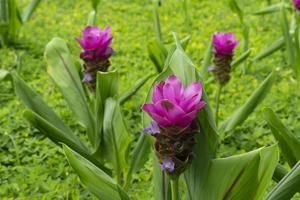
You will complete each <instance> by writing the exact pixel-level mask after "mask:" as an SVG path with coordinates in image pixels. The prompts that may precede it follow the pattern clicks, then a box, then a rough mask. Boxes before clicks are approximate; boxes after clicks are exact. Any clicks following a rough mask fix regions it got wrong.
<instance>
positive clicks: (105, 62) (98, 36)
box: [76, 26, 113, 91]
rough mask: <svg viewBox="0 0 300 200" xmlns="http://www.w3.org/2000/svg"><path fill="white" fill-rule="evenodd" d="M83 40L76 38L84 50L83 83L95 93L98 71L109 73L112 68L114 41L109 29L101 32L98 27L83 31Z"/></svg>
mask: <svg viewBox="0 0 300 200" xmlns="http://www.w3.org/2000/svg"><path fill="white" fill-rule="evenodd" d="M82 34H83V38H82V39H80V38H76V40H77V41H78V43H79V44H80V45H81V47H82V48H83V51H82V52H81V54H80V58H81V59H83V60H84V78H83V82H84V83H86V84H87V86H88V87H89V88H90V89H91V90H92V91H94V90H95V88H96V75H97V71H107V69H108V67H109V66H110V62H109V57H110V56H111V55H112V54H113V49H112V48H111V47H110V45H111V41H112V34H111V29H110V28H109V27H107V28H105V29H104V30H100V29H99V28H98V27H97V26H88V27H86V28H85V29H84V30H83V31H82Z"/></svg>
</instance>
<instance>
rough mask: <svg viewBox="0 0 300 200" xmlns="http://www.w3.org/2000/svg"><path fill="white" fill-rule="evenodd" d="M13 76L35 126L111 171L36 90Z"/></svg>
mask: <svg viewBox="0 0 300 200" xmlns="http://www.w3.org/2000/svg"><path fill="white" fill-rule="evenodd" d="M12 77H13V83H14V88H15V93H16V95H17V96H18V97H19V98H20V99H21V101H22V102H23V103H24V104H25V106H26V107H27V108H28V109H30V110H27V111H26V112H25V114H24V116H25V117H26V119H27V120H28V121H29V122H30V123H31V124H32V125H33V126H34V127H35V128H37V129H38V130H39V131H40V132H41V133H42V134H44V135H46V136H47V137H48V138H50V139H51V140H52V141H53V142H55V143H57V144H61V143H65V144H67V145H68V146H70V147H71V148H73V149H74V150H76V151H77V152H79V153H80V154H81V155H82V156H84V157H86V158H87V159H89V160H90V161H91V162H93V163H94V164H96V165H97V166H98V167H100V168H101V169H102V170H104V171H106V172H107V173H110V171H109V170H107V168H106V167H104V166H103V165H102V164H101V163H99V162H98V161H97V160H96V159H95V158H93V157H92V156H91V155H90V153H89V151H88V149H87V148H86V147H85V145H83V144H82V142H81V141H80V140H79V138H78V137H77V136H76V135H75V134H74V133H73V131H72V130H71V129H70V128H69V127H68V126H67V125H66V124H65V123H64V122H63V121H62V120H61V119H60V118H59V117H58V116H57V115H56V114H55V112H53V111H52V110H51V108H49V107H48V105H47V104H46V103H45V102H44V101H43V100H42V98H41V97H40V96H39V95H38V94H37V93H36V92H34V91H33V90H32V89H31V88H30V87H28V86H27V84H26V83H25V82H24V81H23V80H22V79H21V78H20V77H19V76H18V75H17V74H13V76H12Z"/></svg>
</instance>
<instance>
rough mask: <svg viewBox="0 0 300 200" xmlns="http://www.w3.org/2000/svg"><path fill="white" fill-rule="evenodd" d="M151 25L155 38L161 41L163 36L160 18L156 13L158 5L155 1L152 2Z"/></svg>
mask: <svg viewBox="0 0 300 200" xmlns="http://www.w3.org/2000/svg"><path fill="white" fill-rule="evenodd" d="M153 22H154V23H153V26H154V30H155V34H156V38H157V40H158V41H160V42H163V37H162V33H161V27H160V18H159V13H158V6H157V5H156V3H153Z"/></svg>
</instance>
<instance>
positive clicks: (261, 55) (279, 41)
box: [253, 37, 285, 62]
mask: <svg viewBox="0 0 300 200" xmlns="http://www.w3.org/2000/svg"><path fill="white" fill-rule="evenodd" d="M284 46H285V42H284V38H283V37H280V38H279V39H277V40H276V41H275V42H273V43H272V44H271V45H269V46H268V47H267V48H265V49H263V50H262V51H261V52H260V53H258V54H257V55H256V56H255V57H254V58H253V61H255V62H257V61H260V60H262V59H264V58H266V57H268V56H270V55H271V54H273V53H275V52H276V51H278V50H280V49H282V48H283V47H284Z"/></svg>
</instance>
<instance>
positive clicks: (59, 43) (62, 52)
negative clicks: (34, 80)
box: [45, 38, 97, 148]
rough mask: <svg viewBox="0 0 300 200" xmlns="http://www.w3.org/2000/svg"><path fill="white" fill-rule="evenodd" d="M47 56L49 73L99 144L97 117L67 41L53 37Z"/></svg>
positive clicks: (95, 144) (47, 48)
mask: <svg viewBox="0 0 300 200" xmlns="http://www.w3.org/2000/svg"><path fill="white" fill-rule="evenodd" d="M45 57H46V60H47V62H48V68H47V71H48V73H49V74H50V76H51V78H52V79H53V81H54V82H55V83H56V85H57V86H58V88H59V89H60V91H61V92H62V94H63V96H64V98H65V100H66V101H67V103H68V104H69V107H70V109H71V110H72V111H73V113H74V114H75V116H76V117H77V119H78V120H79V121H80V122H81V124H82V125H83V126H85V127H86V128H87V133H88V136H89V140H90V142H91V143H92V145H93V147H94V148H95V147H96V146H97V143H95V142H96V140H95V138H96V135H97V134H96V131H95V119H94V118H93V115H92V112H91V110H90V109H89V106H88V103H87V98H86V96H85V92H84V89H83V86H82V83H81V80H80V78H79V75H78V73H77V70H76V66H75V64H74V61H73V59H72V56H71V54H70V52H69V49H68V47H67V44H66V43H65V41H64V40H62V39H60V38H54V39H52V40H51V42H49V43H48V44H47V46H46V50H45Z"/></svg>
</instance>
